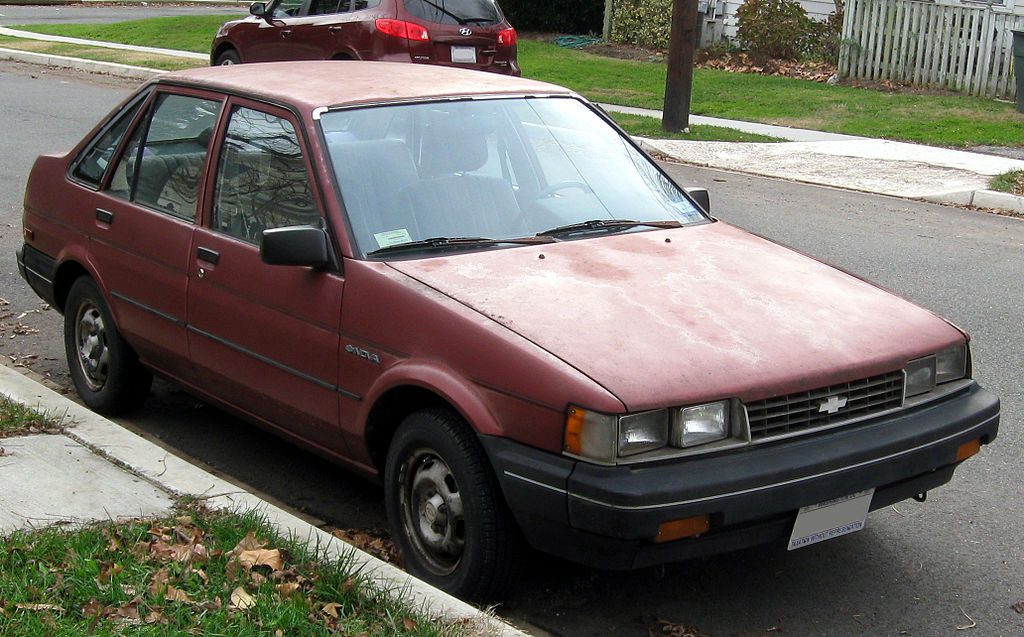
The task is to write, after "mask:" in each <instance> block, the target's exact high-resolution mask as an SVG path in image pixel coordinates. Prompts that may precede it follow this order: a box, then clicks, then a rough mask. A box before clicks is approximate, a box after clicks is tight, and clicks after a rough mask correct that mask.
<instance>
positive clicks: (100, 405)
mask: <svg viewBox="0 0 1024 637" xmlns="http://www.w3.org/2000/svg"><path fill="white" fill-rule="evenodd" d="M64 350H65V353H66V354H67V359H68V368H69V371H70V372H71V380H72V382H73V383H74V385H75V390H77V391H78V395H79V396H81V397H82V401H83V402H85V404H86V405H88V406H89V408H90V409H93V410H95V411H98V412H102V413H108V414H115V413H124V412H126V411H130V410H132V409H135V408H137V407H140V406H141V405H142V401H143V400H145V398H146V395H147V394H149V388H150V385H151V384H152V382H153V376H152V374H150V373H149V372H148V371H147V370H146V369H144V368H143V367H142V366H141V365H140V364H139V361H138V358H137V357H136V356H135V352H134V351H132V349H131V347H130V346H129V345H128V343H126V342H125V341H124V339H122V338H121V333H120V332H118V330H117V326H116V325H115V324H114V318H113V316H112V315H111V314H110V310H109V309H108V308H107V304H106V303H105V302H104V301H103V295H102V294H101V293H100V290H99V288H98V287H97V286H96V283H95V282H93V280H92V279H90V278H89V277H87V276H82V277H79V278H78V279H77V280H76V281H75V282H74V283H73V284H72V285H71V290H70V291H69V292H68V298H67V303H65V306H64Z"/></svg>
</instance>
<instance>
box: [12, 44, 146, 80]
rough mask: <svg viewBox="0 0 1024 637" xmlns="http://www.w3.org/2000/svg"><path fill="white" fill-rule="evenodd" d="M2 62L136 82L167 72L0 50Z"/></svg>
mask: <svg viewBox="0 0 1024 637" xmlns="http://www.w3.org/2000/svg"><path fill="white" fill-rule="evenodd" d="M0 60H14V61H15V62H28V63H29V64H42V65H45V66H55V67H58V68H62V69H73V70H76V71H85V72H87V73H102V74H105V75H113V76H116V77H126V78H129V79H136V80H148V79H149V78H151V77H154V76H156V75H160V74H162V73H166V71H161V70H158V69H150V68H146V67H144V66H132V65H130V64H118V63H116V62H98V61H95V60H83V59H82V58H73V57H66V56H63V55H49V54H46V53H33V52H31V51H19V50H17V49H4V48H0Z"/></svg>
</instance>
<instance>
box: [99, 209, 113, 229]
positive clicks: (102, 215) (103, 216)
mask: <svg viewBox="0 0 1024 637" xmlns="http://www.w3.org/2000/svg"><path fill="white" fill-rule="evenodd" d="M96 219H97V220H98V221H102V222H103V223H105V224H107V225H109V224H112V223H114V213H112V212H110V211H109V210H104V209H103V208H97V209H96Z"/></svg>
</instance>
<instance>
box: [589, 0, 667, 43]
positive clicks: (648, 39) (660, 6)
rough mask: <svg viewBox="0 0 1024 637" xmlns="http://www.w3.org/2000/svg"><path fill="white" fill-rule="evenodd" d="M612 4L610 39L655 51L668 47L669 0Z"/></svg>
mask: <svg viewBox="0 0 1024 637" xmlns="http://www.w3.org/2000/svg"><path fill="white" fill-rule="evenodd" d="M614 2H615V17H614V19H613V20H612V32H611V34H610V35H609V39H611V40H612V41H614V42H625V43H628V44H634V45H636V46H644V47H648V48H654V49H667V48H668V36H669V31H670V30H671V26H672V0H614ZM597 4H602V3H597Z"/></svg>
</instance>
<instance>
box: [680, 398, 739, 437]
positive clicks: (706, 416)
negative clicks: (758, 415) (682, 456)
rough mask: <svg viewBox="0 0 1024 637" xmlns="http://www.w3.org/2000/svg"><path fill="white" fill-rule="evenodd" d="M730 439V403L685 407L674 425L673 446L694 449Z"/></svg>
mask: <svg viewBox="0 0 1024 637" xmlns="http://www.w3.org/2000/svg"><path fill="white" fill-rule="evenodd" d="M728 437H729V403H728V402H725V401H722V402H717V403H708V404H706V405H697V406H695V407H685V408H683V409H680V410H679V417H678V418H677V419H676V422H674V423H672V437H671V441H672V445H673V446H676V447H683V448H684V449H685V448H687V447H693V446H695V445H703V444H705V443H708V442H714V441H716V440H725V439H726V438H728Z"/></svg>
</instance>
